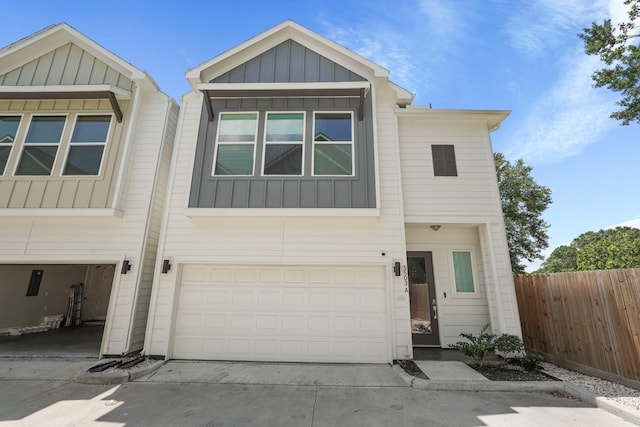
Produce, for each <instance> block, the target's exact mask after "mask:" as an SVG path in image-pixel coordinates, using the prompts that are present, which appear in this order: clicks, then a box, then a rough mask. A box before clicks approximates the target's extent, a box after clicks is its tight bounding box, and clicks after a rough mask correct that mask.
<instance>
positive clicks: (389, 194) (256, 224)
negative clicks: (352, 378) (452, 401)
mask: <svg viewBox="0 0 640 427" xmlns="http://www.w3.org/2000/svg"><path fill="white" fill-rule="evenodd" d="M372 94H373V96H376V98H375V99H374V111H375V115H376V116H377V123H378V127H377V129H376V130H375V132H376V133H377V153H378V159H379V162H378V164H379V171H378V172H379V182H378V183H377V185H378V187H379V191H380V201H379V204H380V216H379V217H350V216H340V217H322V216H316V217H296V216H293V215H295V213H293V214H291V216H287V217H278V216H275V217H261V216H259V215H260V211H259V210H257V209H256V210H255V214H256V215H258V216H243V217H234V216H229V217H224V216H211V217H197V218H189V217H187V216H186V215H185V208H186V206H187V200H188V194H189V186H190V181H191V175H192V172H193V162H194V152H195V145H196V140H197V132H198V126H199V121H200V115H201V111H202V97H201V95H200V94H196V93H190V94H188V95H186V96H185V97H184V99H183V106H182V111H181V119H180V121H179V124H178V129H179V130H178V136H177V139H176V150H175V152H174V170H173V171H172V177H173V180H172V182H171V186H170V190H169V191H170V199H169V201H168V206H167V217H166V218H165V227H166V228H165V235H164V236H163V239H164V241H161V249H160V254H159V256H158V260H161V259H162V258H169V259H171V260H172V263H173V265H174V266H177V265H179V264H184V263H219V264H237V263H238V262H241V263H245V264H274V265H281V264H298V265H321V264H331V265H339V264H359V265H367V264H368V265H385V266H387V271H388V273H387V274H388V277H389V283H391V285H390V286H391V288H390V289H389V290H388V292H389V301H390V303H389V307H388V311H389V324H390V325H393V326H392V328H393V331H392V333H391V335H392V342H393V345H392V346H393V348H392V349H391V353H392V357H393V358H405V357H410V356H411V336H410V325H409V317H408V306H409V304H408V302H409V300H408V293H405V292H404V289H405V288H404V281H403V280H402V278H401V277H397V278H396V277H393V276H392V273H391V266H392V263H393V261H394V260H397V261H400V260H403V259H404V240H403V223H402V200H401V194H400V181H399V178H400V177H399V173H398V167H397V165H398V162H399V158H398V149H397V129H396V126H395V118H394V110H393V108H394V105H393V98H392V94H383V93H380V92H376V91H375V90H374V91H372ZM370 96H372V95H370ZM356 155H357V154H356ZM229 211H231V213H233V210H229ZM342 212H344V213H345V215H348V214H349V213H348V210H346V209H345V210H343V211H342ZM243 213H245V214H246V211H245V212H243ZM382 253H384V254H385V255H384V256H383V255H382ZM178 283H179V268H172V269H171V271H170V272H169V273H168V274H159V275H157V278H156V283H155V286H154V292H155V294H154V295H153V296H152V305H151V307H152V308H151V312H150V320H149V322H148V326H147V336H146V342H145V353H147V354H151V355H166V356H167V357H170V356H171V355H170V353H169V352H170V349H171V342H170V340H171V336H172V321H173V320H172V319H173V313H174V312H175V306H176V295H177V287H178V285H177V284H178Z"/></svg>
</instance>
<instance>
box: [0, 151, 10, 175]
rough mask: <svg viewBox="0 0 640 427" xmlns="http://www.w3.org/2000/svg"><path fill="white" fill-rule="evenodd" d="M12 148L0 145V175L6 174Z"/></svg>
mask: <svg viewBox="0 0 640 427" xmlns="http://www.w3.org/2000/svg"><path fill="white" fill-rule="evenodd" d="M10 152H11V146H3V145H0V175H2V174H4V168H5V167H6V166H7V160H8V159H9V153H10Z"/></svg>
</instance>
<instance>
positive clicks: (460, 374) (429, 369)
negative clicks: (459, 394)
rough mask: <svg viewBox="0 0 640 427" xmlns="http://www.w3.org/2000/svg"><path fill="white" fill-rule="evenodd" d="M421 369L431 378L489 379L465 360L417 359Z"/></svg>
mask: <svg viewBox="0 0 640 427" xmlns="http://www.w3.org/2000/svg"><path fill="white" fill-rule="evenodd" d="M414 363H415V364H416V365H418V367H419V368H420V370H421V371H422V372H424V373H425V375H426V376H427V377H429V379H430V380H433V381H444V380H456V381H461V380H463V381H489V380H488V379H487V378H486V377H484V376H483V375H481V374H479V373H478V372H476V371H475V370H474V369H473V368H470V367H469V366H467V364H465V363H463V362H443V361H439V360H415V361H414Z"/></svg>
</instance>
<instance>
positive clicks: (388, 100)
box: [144, 21, 520, 363]
mask: <svg viewBox="0 0 640 427" xmlns="http://www.w3.org/2000/svg"><path fill="white" fill-rule="evenodd" d="M187 79H188V81H189V83H190V84H191V87H192V91H191V92H189V93H187V94H186V95H185V96H184V97H183V100H182V108H181V112H180V118H179V121H178V126H177V136H176V141H175V145H174V152H173V159H172V166H171V172H170V178H169V185H168V196H167V201H166V205H165V215H164V218H163V223H162V232H161V235H160V241H159V247H158V258H157V263H156V271H155V273H156V274H155V276H154V285H153V292H152V295H151V304H150V311H149V320H148V322H147V332H146V337H145V345H144V353H145V354H148V355H156V356H157V355H161V356H164V357H166V358H173V359H221V360H255V361H308V362H373V363H387V362H390V361H391V360H393V359H406V358H411V357H412V355H413V348H414V347H416V346H436V347H447V345H448V344H450V343H452V342H455V341H457V340H458V339H459V337H458V334H460V333H461V332H477V331H479V330H480V328H481V327H482V326H483V325H484V324H486V323H490V324H491V328H492V330H493V331H494V332H497V333H501V332H506V333H512V334H516V335H520V324H519V318H518V311H517V307H516V299H515V293H514V288H513V282H512V277H511V269H510V263H509V256H508V249H507V243H506V238H505V231H504V224H503V218H502V211H501V205H500V199H499V193H498V186H497V180H496V174H495V168H494V163H493V155H492V150H491V143H490V132H491V131H494V130H496V129H498V127H499V125H500V123H501V121H502V120H504V118H505V117H506V116H507V115H508V112H507V111H469V110H432V109H427V108H424V107H414V106H412V105H411V102H412V100H413V95H412V94H411V93H409V92H408V91H406V90H405V89H403V88H401V87H399V86H397V85H395V84H394V83H392V82H391V81H389V71H387V70H386V69H384V68H382V67H380V66H379V65H377V64H375V63H373V62H371V61H369V60H367V59H366V58H363V57H361V56H359V55H358V54H355V53H354V52H352V51H350V50H348V49H345V48H344V47H342V46H340V45H338V44H336V43H334V42H332V41H330V40H327V39H325V38H323V37H321V36H319V35H318V34H315V33H313V32H311V31H310V30H308V29H306V28H304V27H301V26H300V25H298V24H296V23H294V22H291V21H285V22H283V23H282V24H280V25H278V26H276V27H274V28H272V29H270V30H268V31H266V32H264V33H262V34H259V35H258V36H256V37H254V38H252V39H250V40H248V41H246V42H244V43H242V44H241V45H239V46H237V47H235V48H232V49H230V50H228V51H226V52H224V53H222V54H220V55H218V56H216V57H214V58H213V59H211V60H209V61H207V62H205V63H204V64H202V65H200V66H197V67H195V68H193V69H192V70H190V71H189V72H187Z"/></svg>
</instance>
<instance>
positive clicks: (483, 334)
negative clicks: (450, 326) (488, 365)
mask: <svg viewBox="0 0 640 427" xmlns="http://www.w3.org/2000/svg"><path fill="white" fill-rule="evenodd" d="M487 329H489V324H486V325H484V326H483V327H482V329H481V330H480V334H479V335H478V336H475V335H473V334H467V333H462V334H460V336H461V337H462V338H466V339H467V340H468V341H458V342H456V343H455V344H449V347H451V348H455V349H457V350H460V351H461V352H462V354H464V355H466V356H469V357H473V358H474V359H475V360H476V361H477V362H478V364H479V365H480V366H484V361H485V358H486V357H487V355H488V354H489V353H492V352H493V351H495V337H496V336H495V335H493V334H489V333H487Z"/></svg>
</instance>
